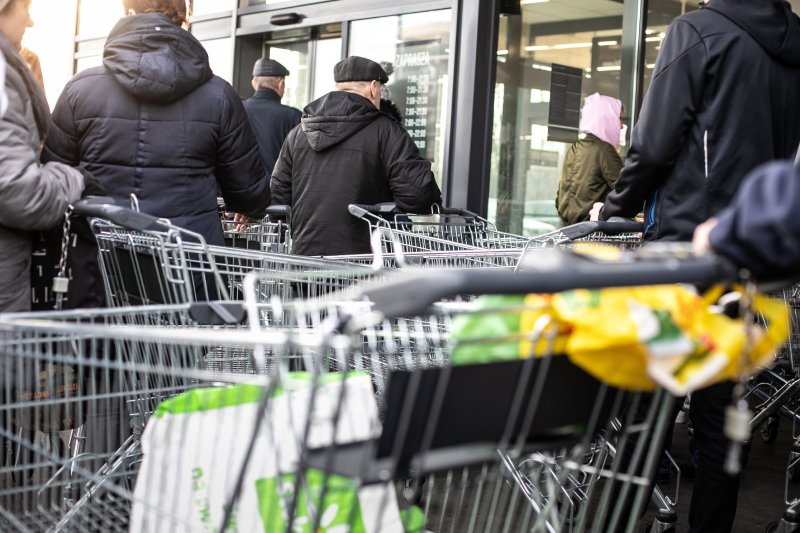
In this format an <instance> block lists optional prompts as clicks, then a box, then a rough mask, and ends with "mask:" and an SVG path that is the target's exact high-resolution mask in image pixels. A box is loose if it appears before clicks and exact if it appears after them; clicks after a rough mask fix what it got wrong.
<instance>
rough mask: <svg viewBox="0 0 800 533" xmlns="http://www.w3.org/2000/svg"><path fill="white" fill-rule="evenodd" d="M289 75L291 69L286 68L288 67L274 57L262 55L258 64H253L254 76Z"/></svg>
mask: <svg viewBox="0 0 800 533" xmlns="http://www.w3.org/2000/svg"><path fill="white" fill-rule="evenodd" d="M288 75H289V71H288V70H286V67H284V66H283V65H281V64H280V63H278V62H277V61H275V60H274V59H267V58H265V57H262V58H261V59H259V60H258V61H256V64H255V65H253V77H256V76H273V77H278V78H280V77H285V76H288Z"/></svg>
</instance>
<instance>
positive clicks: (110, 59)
mask: <svg viewBox="0 0 800 533" xmlns="http://www.w3.org/2000/svg"><path fill="white" fill-rule="evenodd" d="M103 64H104V65H105V67H106V68H107V69H108V70H109V72H111V74H112V75H113V76H114V78H116V80H117V81H118V82H119V83H120V85H122V86H123V87H124V88H125V90H126V91H128V92H129V93H130V94H132V95H134V96H135V97H137V98H139V99H141V100H145V101H148V102H158V103H170V102H174V101H176V100H178V99H180V98H181V97H183V96H184V95H186V94H188V93H190V92H192V91H193V90H194V89H196V88H197V87H199V86H200V85H202V84H204V83H205V82H206V81H208V80H209V79H210V78H211V76H212V75H213V73H212V72H211V67H210V66H209V64H208V54H207V53H206V51H205V49H204V48H203V45H201V44H200V42H199V41H198V40H197V39H196V38H195V37H194V36H193V35H192V34H191V33H189V32H188V31H186V30H184V29H182V28H180V27H178V26H176V25H175V24H173V23H172V21H170V19H169V18H168V17H167V16H166V15H162V14H160V13H143V14H139V15H131V16H128V17H123V18H122V19H120V21H119V22H118V23H117V25H116V26H114V29H113V30H111V33H110V34H109V36H108V39H107V40H106V45H105V48H104V50H103Z"/></svg>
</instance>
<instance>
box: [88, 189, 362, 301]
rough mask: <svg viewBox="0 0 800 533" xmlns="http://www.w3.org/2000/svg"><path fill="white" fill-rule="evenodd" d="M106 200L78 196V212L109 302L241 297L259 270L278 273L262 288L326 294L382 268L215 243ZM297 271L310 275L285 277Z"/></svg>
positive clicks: (285, 295) (284, 293)
mask: <svg viewBox="0 0 800 533" xmlns="http://www.w3.org/2000/svg"><path fill="white" fill-rule="evenodd" d="M106 201H107V200H103V199H96V200H94V201H92V202H85V201H84V202H79V203H78V204H76V206H75V210H74V212H75V213H76V214H79V215H82V216H87V217H92V219H93V220H92V228H93V231H94V234H95V238H96V240H97V244H98V258H99V263H100V267H101V272H102V274H103V281H104V284H105V288H106V294H107V300H108V305H109V306H111V307H120V306H130V305H152V304H174V303H188V302H195V301H203V300H217V299H222V300H237V299H238V300H240V299H241V298H242V293H241V283H242V279H243V277H244V275H245V274H246V273H248V272H250V271H252V270H255V269H259V270H262V271H270V272H273V273H274V274H275V275H274V276H273V279H271V280H269V281H265V282H264V284H263V285H262V287H261V293H262V294H264V295H265V296H266V297H271V296H275V297H278V298H282V299H291V298H296V297H305V298H309V297H315V296H320V295H322V294H326V293H329V292H331V291H333V290H335V289H337V288H341V287H345V286H349V285H351V284H353V283H355V282H356V281H357V280H359V279H365V278H368V277H373V276H375V275H376V273H375V272H373V271H372V269H370V268H369V267H368V266H364V265H353V264H343V263H341V262H336V261H326V260H322V259H318V258H306V257H300V256H293V255H288V254H282V253H273V252H266V251H262V250H248V249H244V248H238V247H222V246H210V245H208V244H206V243H205V240H204V239H203V237H202V236H201V235H199V234H196V233H193V232H190V231H188V230H185V229H182V228H179V227H176V226H174V225H172V224H170V223H169V222H168V221H166V220H162V219H157V218H155V217H153V216H150V215H147V214H144V213H138V212H135V211H130V210H128V209H125V208H122V207H118V206H115V205H112V204H108V203H105V202H106ZM291 272H303V273H305V274H306V276H305V282H303V283H301V280H300V279H299V278H292V279H291V280H287V279H283V278H282V276H285V275H286V274H288V273H291Z"/></svg>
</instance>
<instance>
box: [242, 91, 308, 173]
mask: <svg viewBox="0 0 800 533" xmlns="http://www.w3.org/2000/svg"><path fill="white" fill-rule="evenodd" d="M244 108H245V110H246V111H247V116H248V117H249V118H250V125H251V126H252V127H253V131H254V132H255V134H256V138H257V139H258V146H259V149H260V152H261V160H262V161H263V162H264V168H265V169H266V170H267V174H272V169H273V168H275V160H277V159H278V154H279V153H280V152H281V146H283V141H284V140H285V139H286V136H287V135H288V134H289V132H290V131H292V128H294V127H295V126H297V125H298V124H300V116H301V115H302V113H301V112H300V110H299V109H295V108H293V107H289V106H288V105H283V104H281V97H280V96H278V93H276V92H275V91H273V90H272V89H259V90H257V91H256V93H255V94H254V95H253V96H252V98H248V99H247V100H245V101H244Z"/></svg>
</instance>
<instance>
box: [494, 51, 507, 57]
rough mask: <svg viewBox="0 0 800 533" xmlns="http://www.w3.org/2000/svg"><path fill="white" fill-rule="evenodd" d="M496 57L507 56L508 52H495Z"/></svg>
mask: <svg viewBox="0 0 800 533" xmlns="http://www.w3.org/2000/svg"><path fill="white" fill-rule="evenodd" d="M497 55H499V56H507V55H508V50H498V51H497Z"/></svg>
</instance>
